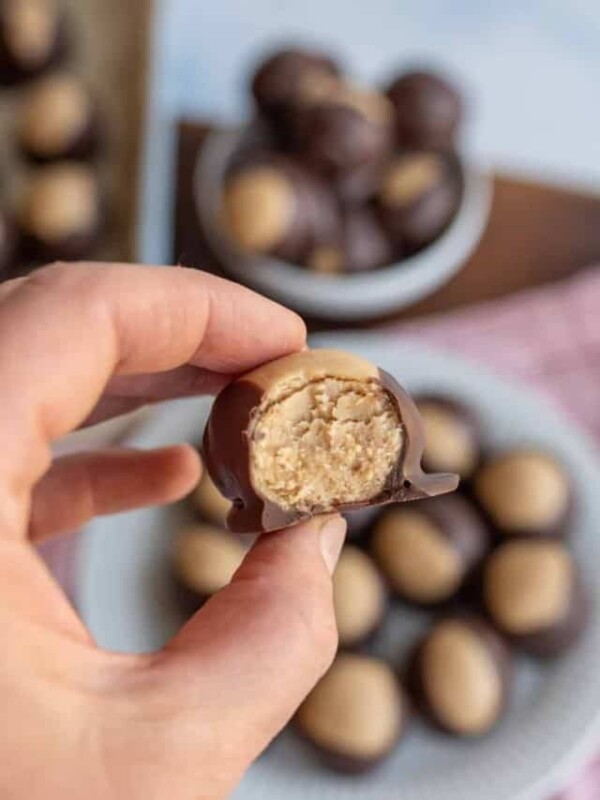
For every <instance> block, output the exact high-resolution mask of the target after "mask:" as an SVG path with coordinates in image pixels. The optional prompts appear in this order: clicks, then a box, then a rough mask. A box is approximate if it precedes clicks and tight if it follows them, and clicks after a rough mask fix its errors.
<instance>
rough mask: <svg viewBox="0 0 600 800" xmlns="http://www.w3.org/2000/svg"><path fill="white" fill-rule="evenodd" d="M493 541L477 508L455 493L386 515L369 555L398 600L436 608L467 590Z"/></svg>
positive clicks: (374, 531) (376, 528)
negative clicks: (471, 577) (462, 589)
mask: <svg viewBox="0 0 600 800" xmlns="http://www.w3.org/2000/svg"><path fill="white" fill-rule="evenodd" d="M489 538H490V537H489V534H488V531H487V529H486V527H485V525H484V523H483V521H482V519H481V517H480V516H479V515H478V514H477V512H476V511H475V509H474V508H473V506H472V505H471V504H470V503H469V502H468V501H467V500H465V499H464V498H463V497H460V496H459V495H456V494H455V495H450V496H447V497H436V498H433V499H430V500H423V501H422V502H420V503H418V504H416V505H414V506H398V507H396V508H391V509H389V510H387V511H385V512H384V514H383V515H382V516H381V518H380V519H379V520H378V522H377V524H376V525H375V527H374V529H373V533H372V536H371V540H370V544H369V552H370V553H371V555H372V556H373V557H374V559H375V561H376V563H377V564H378V566H379V568H380V570H381V572H382V574H383V575H384V576H385V578H386V580H387V582H388V584H389V586H390V588H391V590H392V591H393V592H394V593H395V594H396V595H397V596H398V597H400V598H401V599H403V600H408V601H409V602H411V603H415V604H417V605H422V606H434V605H439V604H441V603H445V602H448V601H449V600H452V599H453V598H454V597H455V596H456V594H457V593H458V592H459V591H460V589H461V588H462V587H463V586H464V585H465V583H466V582H467V580H468V579H469V577H470V576H471V575H472V574H473V572H474V570H475V569H476V568H477V567H478V566H479V564H480V562H481V559H482V558H483V557H484V555H485V554H486V552H487V550H488V547H489Z"/></svg>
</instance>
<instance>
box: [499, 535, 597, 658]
mask: <svg viewBox="0 0 600 800" xmlns="http://www.w3.org/2000/svg"><path fill="white" fill-rule="evenodd" d="M483 600H484V604H485V608H486V610H487V612H488V615H489V618H490V620H491V621H492V622H493V624H494V625H495V626H496V627H497V628H498V630H499V631H501V632H502V633H503V634H505V635H506V636H508V637H509V638H510V639H511V641H512V642H513V643H514V644H515V645H517V646H518V647H520V648H521V649H523V650H525V651H526V652H529V653H531V654H532V655H537V656H542V657H551V656H557V655H559V654H560V653H563V652H564V651H565V650H567V649H568V648H570V647H571V646H572V645H573V644H574V643H575V642H576V641H577V639H578V638H579V636H580V634H581V633H582V632H583V630H584V628H585V623H586V621H587V603H586V599H585V595H584V590H583V587H582V582H581V578H580V575H579V570H578V569H577V565H576V564H575V562H574V560H573V556H572V555H571V553H569V551H568V550H567V549H566V548H565V546H564V545H563V544H562V543H561V542H549V541H533V540H520V541H515V542H507V543H506V544H503V545H502V546H501V547H499V548H498V549H497V550H496V551H495V552H494V553H492V555H491V556H490V557H489V559H488V561H487V562H486V565H485V569H484V574H483Z"/></svg>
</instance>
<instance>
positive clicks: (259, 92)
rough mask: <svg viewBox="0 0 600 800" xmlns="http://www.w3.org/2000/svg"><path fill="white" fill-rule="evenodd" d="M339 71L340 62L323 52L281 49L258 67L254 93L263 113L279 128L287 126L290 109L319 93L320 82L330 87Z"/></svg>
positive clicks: (321, 84)
mask: <svg viewBox="0 0 600 800" xmlns="http://www.w3.org/2000/svg"><path fill="white" fill-rule="evenodd" d="M338 75H339V67H338V65H337V64H336V63H335V61H333V60H332V59H331V58H329V57H328V56H326V55H324V54H323V53H319V52H315V51H309V50H299V49H287V50H280V51H278V52H276V53H273V54H272V55H270V56H269V57H268V58H267V59H266V60H265V61H264V62H263V63H262V64H261V65H260V66H259V67H258V69H257V71H256V72H255V74H254V76H253V78H252V87H251V88H252V94H253V96H254V99H255V101H256V104H257V106H258V108H259V110H260V111H261V113H262V114H263V115H265V117H267V118H268V119H269V120H270V122H271V123H272V124H273V125H274V126H275V127H276V128H285V126H286V125H287V121H288V114H289V112H290V110H291V109H293V108H294V107H296V106H297V105H298V103H301V102H303V101H304V100H305V99H306V98H307V97H312V96H313V95H314V93H315V91H316V92H317V93H318V92H319V91H320V90H319V87H320V86H323V87H324V88H326V87H328V86H329V85H330V84H331V83H332V82H335V81H336V80H337V76H338ZM279 132H281V133H282V131H279Z"/></svg>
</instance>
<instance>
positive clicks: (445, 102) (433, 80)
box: [387, 71, 464, 150]
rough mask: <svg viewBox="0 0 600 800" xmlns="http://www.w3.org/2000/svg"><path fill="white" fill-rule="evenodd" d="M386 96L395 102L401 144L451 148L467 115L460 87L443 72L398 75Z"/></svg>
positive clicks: (418, 146)
mask: <svg viewBox="0 0 600 800" xmlns="http://www.w3.org/2000/svg"><path fill="white" fill-rule="evenodd" d="M387 96H388V97H389V99H390V100H391V102H392V105H393V106H394V116H395V123H396V136H397V141H398V144H399V145H400V147H406V148H429V149H434V150H451V149H453V148H454V146H455V145H456V140H457V137H458V133H459V128H460V124H461V122H462V119H463V116H464V108H463V101H462V98H461V95H460V93H459V92H458V90H457V89H456V88H455V87H454V86H452V84H451V83H449V82H448V80H446V79H445V78H443V77H442V76H441V75H437V74H435V73H433V72H424V71H419V72H411V73H408V74H405V75H401V76H400V77H399V78H396V80H394V81H393V82H392V84H391V85H390V87H389V89H388V91H387Z"/></svg>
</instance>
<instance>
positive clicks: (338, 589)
mask: <svg viewBox="0 0 600 800" xmlns="http://www.w3.org/2000/svg"><path fill="white" fill-rule="evenodd" d="M333 605H334V608H335V619H336V623H337V629H338V635H339V641H340V647H342V648H348V649H350V648H355V647H360V646H361V645H363V644H365V643H366V642H367V641H368V640H369V639H370V638H371V637H372V636H373V634H374V633H375V632H376V631H377V630H378V629H379V627H380V625H381V623H382V622H383V618H384V615H385V611H386V606H387V598H386V590H385V586H384V584H383V581H382V580H381V577H380V575H379V572H378V571H377V568H376V567H375V565H374V564H373V562H372V561H371V559H370V558H369V557H368V556H367V555H366V554H365V553H363V551H362V550H359V549H358V548H357V547H354V546H353V545H346V546H345V547H344V549H343V550H342V555H341V557H340V560H339V562H338V565H337V568H336V571H335V573H334V576H333Z"/></svg>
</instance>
